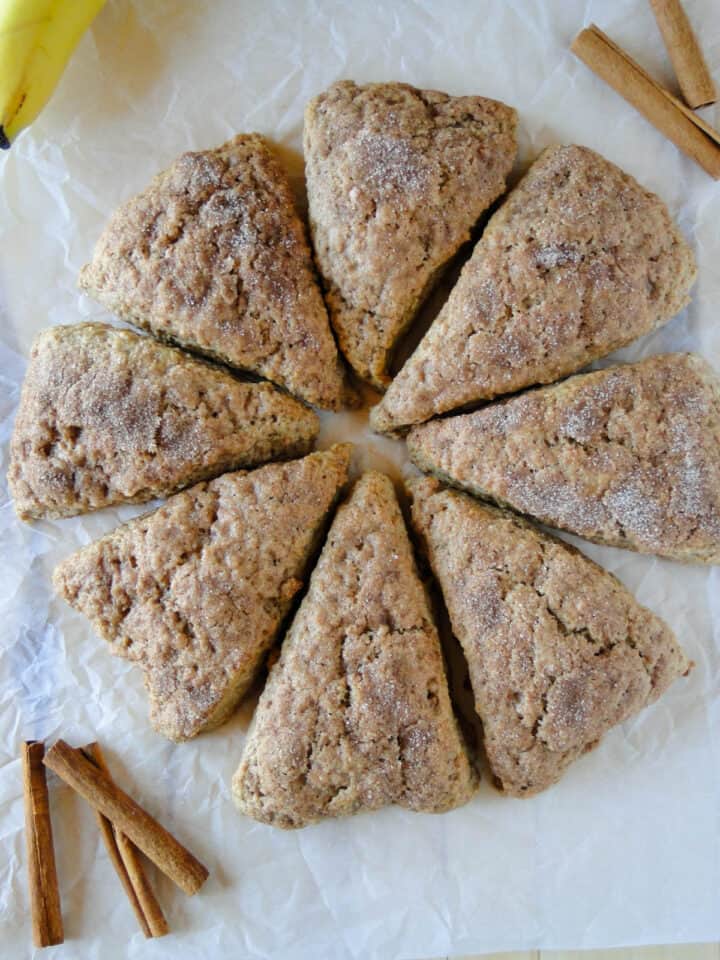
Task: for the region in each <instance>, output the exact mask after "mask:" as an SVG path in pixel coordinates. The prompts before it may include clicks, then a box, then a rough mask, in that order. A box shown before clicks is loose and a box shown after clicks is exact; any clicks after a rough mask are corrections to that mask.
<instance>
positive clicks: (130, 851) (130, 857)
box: [82, 742, 170, 938]
mask: <svg viewBox="0 0 720 960" xmlns="http://www.w3.org/2000/svg"><path fill="white" fill-rule="evenodd" d="M82 752H83V753H84V754H85V756H86V757H88V758H89V759H90V760H92V762H93V763H94V764H95V765H96V766H97V767H99V768H100V770H102V771H103V773H105V774H106V775H107V776H108V777H110V771H109V770H108V767H107V764H106V763H105V757H104V756H103V753H102V750H101V749H100V744H99V743H97V742H95V743H89V744H88V745H87V746H86V747H83V748H82ZM95 818H96V820H97V822H98V826H99V828H100V835H101V836H102V838H103V842H104V843H105V847H106V849H107V852H108V854H109V856H110V861H111V863H112V865H113V867H114V868H115V872H116V873H117V875H118V877H119V878H120V882H121V883H122V885H123V888H124V890H125V893H126V894H127V898H128V900H129V901H130V906H131V907H132V909H133V912H134V913H135V916H136V917H137V921H138V923H139V924H140V929H141V930H142V932H143V933H144V934H145V936H146V937H148V938H150V937H164V936H165V934H166V933H169V930H170V928H169V927H168V923H167V920H166V919H165V917H164V915H163V912H162V909H161V908H160V904H159V903H158V902H157V898H156V897H155V893H154V892H153V889H152V887H151V886H150V883H149V882H148V879H147V877H146V876H145V871H144V870H143V866H142V863H141V861H140V854H139V852H138V849H137V847H136V846H135V844H134V843H133V842H132V841H131V840H128V838H127V837H126V836H125V834H124V833H120V832H119V831H116V830H115V829H114V827H113V825H112V823H111V822H110V821H109V820H108V818H107V817H106V816H104V815H103V814H102V813H100V811H99V810H95Z"/></svg>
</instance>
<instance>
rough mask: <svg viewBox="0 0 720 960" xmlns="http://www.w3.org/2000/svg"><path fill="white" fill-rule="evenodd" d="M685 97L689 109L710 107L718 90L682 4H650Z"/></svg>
mask: <svg viewBox="0 0 720 960" xmlns="http://www.w3.org/2000/svg"><path fill="white" fill-rule="evenodd" d="M650 6H651V7H652V12H653V13H654V14H655V19H656V20H657V25H658V27H659V28H660V33H661V34H662V38H663V40H664V41H665V47H666V48H667V52H668V54H669V56H670V60H671V62H672V65H673V70H674V71H675V76H676V77H677V80H678V83H679V84H680V89H681V90H682V95H683V97H684V98H685V102H686V103H687V104H688V106H690V107H693V108H696V107H706V106H707V105H708V104H710V103H715V101H716V100H717V88H716V86H715V83H714V82H713V78H712V76H711V75H710V71H709V70H708V65H707V63H706V62H705V57H704V56H703V52H702V50H701V48H700V44H699V43H698V40H697V37H696V36H695V33H694V32H693V28H692V26H691V25H690V21H689V20H688V17H687V14H686V13H685V11H684V9H683V6H682V4H681V3H680V0H650Z"/></svg>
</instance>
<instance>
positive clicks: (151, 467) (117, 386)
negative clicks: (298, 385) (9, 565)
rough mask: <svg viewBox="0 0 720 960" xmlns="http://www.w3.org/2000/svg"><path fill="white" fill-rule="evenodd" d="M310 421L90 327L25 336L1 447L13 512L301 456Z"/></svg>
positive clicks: (257, 391)
mask: <svg viewBox="0 0 720 960" xmlns="http://www.w3.org/2000/svg"><path fill="white" fill-rule="evenodd" d="M319 429H320V424H319V421H318V418H317V416H316V415H315V414H314V413H313V412H312V410H308V409H307V407H305V406H304V405H303V404H302V403H299V402H298V401H297V400H294V399H293V398H292V397H289V396H287V394H284V393H282V392H281V391H280V390H277V389H276V388H275V387H273V386H271V385H270V384H269V383H242V382H241V381H239V380H237V379H236V378H235V377H233V376H231V375H230V373H229V372H228V371H226V370H223V369H221V368H219V367H215V366H212V365H211V364H208V363H205V362H203V361H202V360H199V359H195V358H193V357H191V356H189V355H188V354H186V353H183V352H182V351H180V350H174V349H173V348H171V347H166V346H163V345H162V344H159V343H158V342H157V341H156V340H153V339H152V338H151V337H141V336H138V335H137V334H136V333H132V332H131V331H129V330H117V329H115V328H113V327H108V326H105V325H104V324H99V323H80V324H73V325H71V326H60V327H52V328H51V329H49V330H45V331H43V332H42V333H41V334H39V335H38V337H37V338H36V339H35V342H34V343H33V347H32V351H31V354H30V364H29V367H28V370H27V373H26V375H25V381H24V383H23V389H22V395H21V399H20V408H19V410H18V413H17V418H16V420H15V430H14V433H13V438H12V443H11V455H10V468H9V471H8V482H9V485H10V490H11V492H12V495H13V499H14V501H15V509H16V510H17V512H18V514H19V516H20V517H21V518H22V519H24V520H28V519H31V518H38V517H44V518H51V517H68V516H72V515H74V514H77V513H86V512H87V511H89V510H98V509H99V508H101V507H106V506H109V505H111V504H115V503H143V502H145V501H147V500H152V498H153V497H161V496H168V494H171V493H174V492H175V491H177V490H179V489H180V488H181V487H187V486H189V485H190V484H192V483H197V481H198V480H205V479H209V478H210V477H214V476H217V475H218V474H221V473H224V472H225V471H227V470H236V469H237V468H238V467H253V466H256V465H257V464H259V463H263V462H264V461H265V460H271V459H287V458H289V457H298V456H302V455H303V454H305V453H308V452H309V451H310V450H311V449H312V446H313V443H314V441H315V438H316V436H317V433H318V430H319Z"/></svg>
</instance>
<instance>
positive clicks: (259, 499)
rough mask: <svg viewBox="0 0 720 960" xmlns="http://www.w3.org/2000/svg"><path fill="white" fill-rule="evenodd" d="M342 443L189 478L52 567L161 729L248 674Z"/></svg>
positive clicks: (172, 733)
mask: <svg viewBox="0 0 720 960" xmlns="http://www.w3.org/2000/svg"><path fill="white" fill-rule="evenodd" d="M350 453H351V448H350V445H349V444H340V445H337V446H336V447H333V448H332V449H331V450H327V451H319V452H317V453H312V454H309V455H308V456H307V457H304V458H302V459H300V460H291V461H288V462H285V463H274V464H269V465H268V466H265V467H260V468H259V469H257V470H254V471H252V472H249V473H228V474H224V475H223V476H221V477H218V478H217V479H215V480H212V481H210V482H208V483H201V484H198V485H197V486H195V487H193V488H192V489H190V490H187V491H185V492H184V493H179V494H176V495H175V496H174V497H171V498H170V499H169V500H168V501H167V502H166V503H165V504H163V506H161V507H159V508H158V509H157V510H156V511H154V512H153V513H148V514H146V515H145V516H142V517H139V518H137V519H136V520H131V521H130V522H129V523H127V524H124V525H123V526H120V527H118V528H117V529H116V530H115V531H113V532H112V533H110V534H108V535H107V536H106V537H103V538H102V539H101V540H98V541H96V542H95V543H91V544H90V545H89V546H87V547H84V548H82V549H80V550H78V551H77V552H76V553H74V554H72V555H71V556H69V557H68V558H66V559H65V560H64V561H63V562H62V563H61V564H60V565H59V566H58V567H57V568H56V570H55V572H54V574H53V584H54V587H55V589H56V591H57V593H58V594H59V595H60V596H61V597H62V598H63V599H65V600H66V601H67V602H68V603H69V604H70V605H71V606H72V607H74V608H75V609H76V610H78V611H79V612H81V613H82V614H84V615H85V616H86V617H87V618H88V619H89V620H90V622H91V623H92V625H93V627H94V628H95V630H96V632H97V633H98V634H99V635H100V636H101V637H103V639H105V640H106V641H107V642H108V644H109V646H110V652H111V653H113V654H115V655H116V656H120V657H123V658H125V659H128V660H131V661H134V662H136V663H137V664H138V665H139V666H140V668H141V669H142V671H143V674H144V682H145V686H146V688H147V691H148V695H149V698H150V717H151V723H152V724H153V726H154V727H155V729H156V730H157V731H158V732H159V733H161V734H162V735H163V736H166V737H168V738H169V739H171V740H177V741H180V740H187V739H189V738H191V737H194V736H196V735H197V734H198V733H201V732H203V731H205V730H209V729H212V728H213V727H216V726H218V724H220V723H222V722H223V721H224V720H225V719H226V718H227V717H228V716H229V715H230V713H232V711H233V710H234V709H235V707H236V705H237V704H238V703H239V701H240V700H241V698H242V697H243V695H244V694H245V692H246V691H247V690H248V688H249V687H250V685H251V684H252V682H253V680H254V678H255V676H256V675H257V672H258V670H259V669H260V667H261V665H262V663H263V660H264V658H265V656H266V654H267V652H268V650H269V649H270V648H271V646H272V644H273V643H274V641H275V639H276V637H277V634H278V631H279V630H280V627H281V625H282V623H283V620H284V618H285V617H286V616H287V614H288V612H289V610H290V606H291V604H292V601H293V598H294V597H295V596H296V594H297V593H298V591H299V590H300V589H301V588H302V586H303V583H304V580H305V577H306V576H307V574H308V565H309V563H310V561H311V559H312V557H313V556H314V554H315V551H316V550H317V547H318V545H319V543H320V541H321V539H322V536H323V533H324V531H325V529H326V523H327V518H328V516H329V514H330V512H331V510H332V509H333V507H334V505H335V503H336V502H337V500H338V498H339V496H340V494H341V492H342V490H343V488H344V486H345V484H346V483H347V479H348V467H349V459H350Z"/></svg>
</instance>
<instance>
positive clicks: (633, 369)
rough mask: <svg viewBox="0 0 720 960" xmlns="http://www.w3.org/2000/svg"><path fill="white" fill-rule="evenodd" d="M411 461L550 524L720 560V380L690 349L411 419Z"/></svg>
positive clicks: (642, 547)
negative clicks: (458, 412)
mask: <svg viewBox="0 0 720 960" xmlns="http://www.w3.org/2000/svg"><path fill="white" fill-rule="evenodd" d="M408 449H409V452H410V456H411V457H412V459H413V461H414V462H415V463H416V464H417V465H418V466H419V467H420V468H421V469H423V470H426V471H431V472H433V473H436V474H437V475H438V476H440V477H441V478H444V479H448V480H449V481H450V482H451V483H455V484H457V485H458V486H461V487H464V488H465V489H467V490H469V491H470V492H471V493H475V494H477V495H479V496H482V497H486V498H488V499H491V500H495V501H496V502H498V503H500V504H501V505H504V506H509V507H512V508H513V509H514V510H518V511H519V512H520V513H526V514H529V515H531V516H533V517H536V518H537V519H538V520H541V521H542V522H543V523H547V524H548V525H550V526H554V527H560V528H562V529H565V530H569V531H571V532H572V533H577V534H579V535H580V536H583V537H586V538H587V539H588V540H595V541H597V542H599V543H607V544H611V545H613V546H618V547H629V548H630V549H632V550H639V551H641V552H643V553H656V554H659V555H660V556H665V557H672V558H673V559H676V560H687V561H692V562H698V563H720V382H719V381H718V380H717V378H716V377H715V375H714V373H713V371H712V370H711V368H710V367H709V366H708V364H707V363H706V362H705V361H704V360H703V359H702V358H701V357H697V356H693V355H692V354H672V353H671V354H665V355H661V356H656V357H650V358H649V359H647V360H643V361H641V362H640V363H634V364H628V365H626V366H621V367H610V368H608V369H605V370H598V371H597V372H595V373H589V374H584V375H580V376H576V377H571V378H570V379H569V380H566V381H565V382H564V383H560V384H556V385H555V386H551V387H544V388H542V389H540V390H531V391H529V392H527V393H524V394H522V395H521V396H519V397H513V398H511V399H510V400H507V401H505V402H504V403H497V404H492V405H491V406H488V407H485V408H483V409H481V410H478V411H476V412H475V413H470V414H466V415H464V416H458V417H449V418H447V419H445V420H436V421H431V422H430V423H426V424H423V425H421V426H418V427H415V428H413V430H411V432H410V434H409V436H408Z"/></svg>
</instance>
